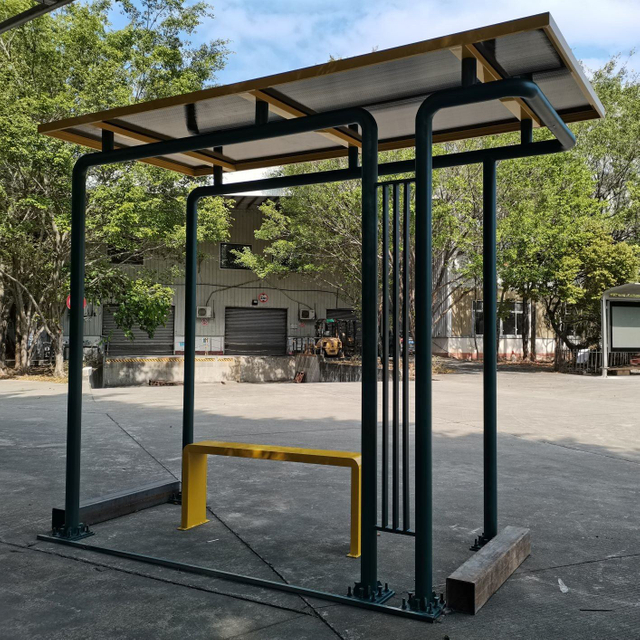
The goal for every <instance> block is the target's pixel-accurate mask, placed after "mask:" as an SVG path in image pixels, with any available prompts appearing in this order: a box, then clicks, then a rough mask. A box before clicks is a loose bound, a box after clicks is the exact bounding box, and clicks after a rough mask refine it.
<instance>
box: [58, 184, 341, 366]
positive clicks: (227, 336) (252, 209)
mask: <svg viewBox="0 0 640 640" xmlns="http://www.w3.org/2000/svg"><path fill="white" fill-rule="evenodd" d="M266 199H267V197H266V196H238V197H236V198H234V200H235V207H234V209H233V210H232V212H231V216H232V226H231V229H230V237H229V240H228V241H227V242H221V243H217V244H215V245H206V246H203V247H202V251H203V253H204V254H206V255H207V257H206V259H204V260H203V261H202V262H201V263H200V265H199V271H198V287H197V306H198V308H197V316H198V320H197V337H196V351H197V353H198V354H199V355H223V354H224V355H227V354H228V355H270V356H277V355H279V356H281V355H286V354H288V353H292V352H293V351H295V350H297V349H299V348H300V346H301V345H303V344H304V343H305V340H308V339H309V338H312V337H313V336H314V335H315V321H316V319H317V318H326V317H352V316H353V311H352V309H351V305H350V304H349V303H348V302H347V301H346V300H344V299H343V298H342V297H341V295H340V291H339V290H338V289H333V288H330V287H329V286H324V287H323V286H322V284H321V283H318V282H317V281H314V280H311V279H310V278H305V277H303V276H299V275H295V274H294V275H291V276H289V277H287V278H286V279H284V280H278V279H276V278H273V279H267V280H261V279H259V278H258V277H257V276H256V275H255V274H254V273H253V272H252V271H250V270H247V269H245V268H243V267H242V266H240V265H239V264H238V263H237V260H236V259H235V254H234V253H233V251H234V250H238V249H243V248H245V247H249V248H250V249H251V250H252V251H254V252H257V253H259V252H261V251H262V250H264V247H265V246H266V243H265V242H264V241H262V240H257V239H256V237H255V231H256V230H257V229H258V228H260V225H261V223H262V213H261V211H260V209H259V207H260V205H261V204H262V203H263V202H264V201H265V200H266ZM271 199H273V197H271ZM169 266H170V265H169V264H167V263H165V262H163V261H146V262H145V264H144V267H145V268H147V269H149V268H151V269H155V270H157V271H158V273H159V274H161V273H163V272H164V271H165V270H166V269H167V268H168V267H169ZM159 280H161V276H159ZM171 286H172V288H173V289H174V299H173V305H172V307H171V311H170V314H169V317H168V318H167V321H166V324H165V326H164V327H158V329H157V330H156V331H155V333H154V336H153V338H149V336H148V335H147V334H146V332H143V331H140V330H139V329H136V330H134V332H133V333H134V336H135V339H134V340H129V339H128V338H127V337H126V336H125V335H124V333H123V331H122V330H121V329H119V328H118V327H117V325H116V323H115V319H114V313H115V311H116V308H115V307H113V306H112V305H109V304H108V303H105V304H102V305H96V306H92V305H88V307H87V309H86V313H85V332H84V335H85V347H93V348H94V349H96V350H102V349H104V351H105V353H106V355H107V356H110V357H115V356H125V355H144V356H152V355H174V354H181V353H183V351H184V280H177V281H175V282H173V283H171ZM67 331H68V322H67V319H65V333H67Z"/></svg>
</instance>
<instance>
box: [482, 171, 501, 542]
mask: <svg viewBox="0 0 640 640" xmlns="http://www.w3.org/2000/svg"><path fill="white" fill-rule="evenodd" d="M482 167H483V173H482V183H483V184H482V189H483V193H482V198H483V210H484V211H483V214H484V224H483V231H482V251H483V261H482V278H483V296H482V298H483V311H484V337H483V341H482V346H483V367H482V373H483V395H484V416H483V419H484V534H483V541H484V542H486V541H488V540H491V538H493V537H495V536H496V535H497V533H498V452H497V444H498V417H497V373H498V343H497V338H498V326H497V325H498V316H497V309H498V284H497V273H496V163H495V162H494V161H493V160H485V161H484V163H483V165H482Z"/></svg>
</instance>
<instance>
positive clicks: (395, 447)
mask: <svg viewBox="0 0 640 640" xmlns="http://www.w3.org/2000/svg"><path fill="white" fill-rule="evenodd" d="M399 244H400V185H399V184H398V183H395V184H394V185H393V290H392V291H393V294H392V295H393V334H392V335H393V414H392V415H393V430H392V433H391V442H392V445H391V446H392V449H391V456H392V460H393V464H392V476H391V487H392V493H393V496H392V524H393V528H394V529H398V528H399V527H400V331H399V324H400V246H399Z"/></svg>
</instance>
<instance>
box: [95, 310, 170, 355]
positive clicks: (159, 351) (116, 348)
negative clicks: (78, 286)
mask: <svg viewBox="0 0 640 640" xmlns="http://www.w3.org/2000/svg"><path fill="white" fill-rule="evenodd" d="M117 309H118V307H116V306H105V307H103V311H102V337H103V340H104V342H105V350H106V353H107V355H109V356H133V355H137V356H156V355H163V356H165V355H173V326H174V316H175V313H174V307H171V311H170V312H169V317H168V318H167V321H166V323H165V326H164V327H162V326H160V327H158V328H157V329H156V330H155V332H154V334H153V338H149V336H148V334H147V332H146V331H140V329H138V328H137V327H136V328H134V329H133V335H134V340H129V338H127V337H126V336H125V335H124V332H123V331H122V329H119V328H118V326H117V325H116V321H115V319H114V313H115V312H116V311H117Z"/></svg>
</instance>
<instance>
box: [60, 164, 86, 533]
mask: <svg viewBox="0 0 640 640" xmlns="http://www.w3.org/2000/svg"><path fill="white" fill-rule="evenodd" d="M86 181H87V171H86V169H85V168H84V165H82V164H80V162H78V163H76V165H75V167H74V168H73V176H72V183H71V291H70V295H71V301H70V325H69V395H68V400H67V459H66V484H65V506H64V509H65V522H64V532H63V535H64V536H65V537H67V538H72V537H76V536H78V535H79V534H80V532H81V525H80V452H81V437H82V360H83V342H84V335H83V334H84V253H85V237H84V236H85V211H86V195H87V182H86Z"/></svg>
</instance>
